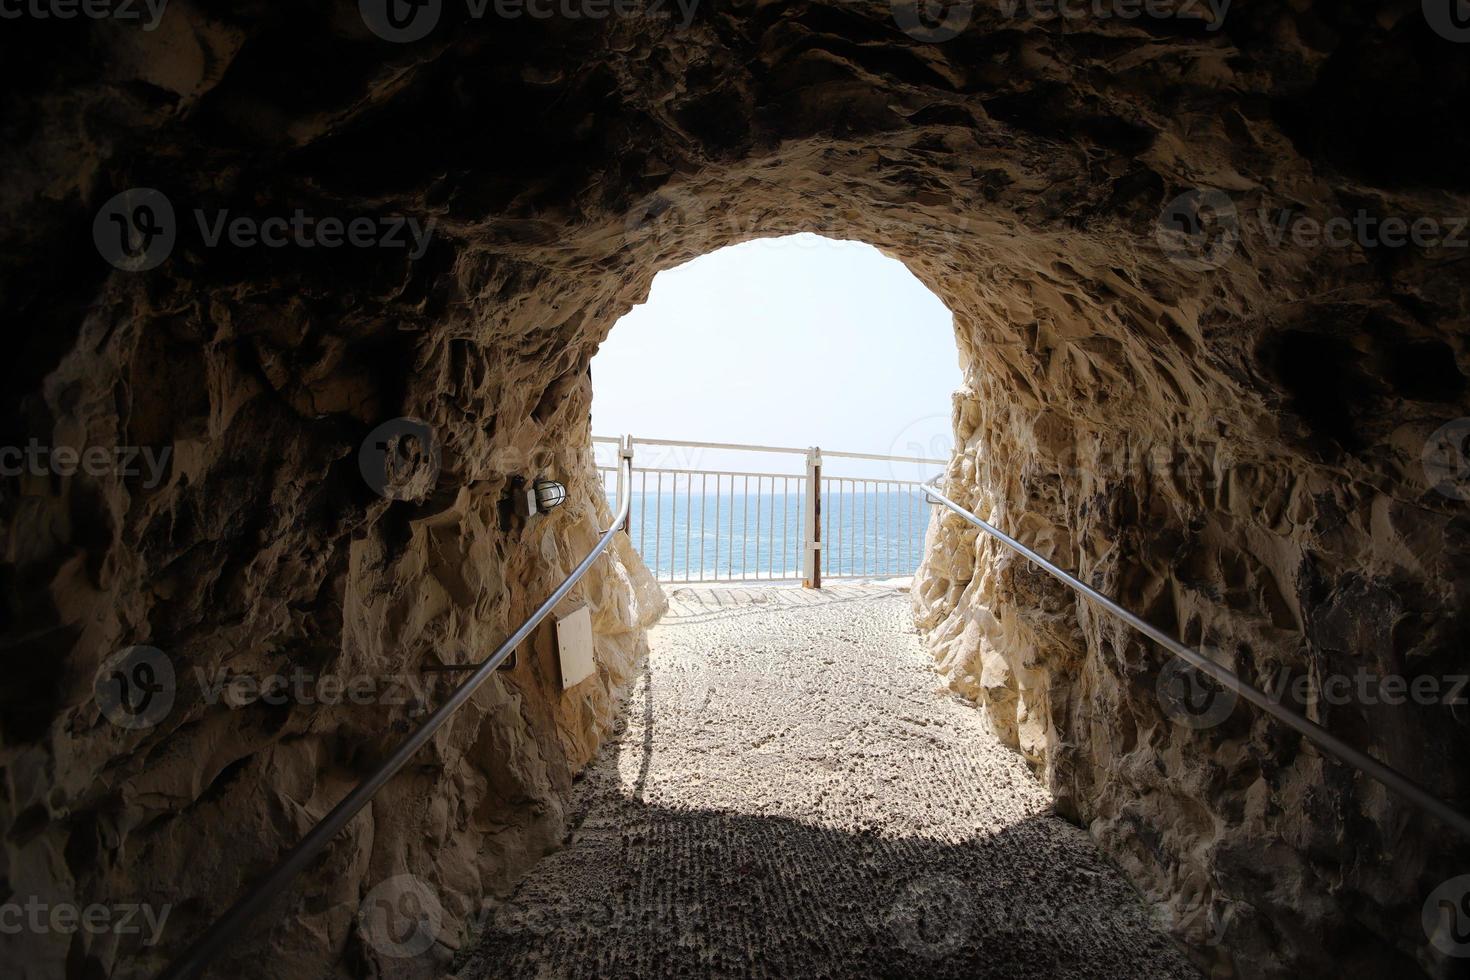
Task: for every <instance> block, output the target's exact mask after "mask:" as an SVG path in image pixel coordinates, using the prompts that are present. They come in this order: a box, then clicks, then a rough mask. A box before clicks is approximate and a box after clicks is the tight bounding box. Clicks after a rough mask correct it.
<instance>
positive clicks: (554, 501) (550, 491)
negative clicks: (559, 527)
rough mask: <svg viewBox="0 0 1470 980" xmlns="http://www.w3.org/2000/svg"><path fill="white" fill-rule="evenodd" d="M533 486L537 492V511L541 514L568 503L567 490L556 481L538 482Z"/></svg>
mask: <svg viewBox="0 0 1470 980" xmlns="http://www.w3.org/2000/svg"><path fill="white" fill-rule="evenodd" d="M532 486H533V487H534V488H535V491H536V509H537V510H538V511H540V512H541V513H543V514H544V513H546V512H547V511H549V510H551V509H553V508H555V507H560V506H561V505H562V504H564V503H566V500H567V488H566V487H564V486H562V485H561V484H560V483H557V482H556V481H555V480H537V481H536V482H535V483H534V484H532Z"/></svg>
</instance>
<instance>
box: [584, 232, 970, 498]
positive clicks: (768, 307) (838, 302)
mask: <svg viewBox="0 0 1470 980" xmlns="http://www.w3.org/2000/svg"><path fill="white" fill-rule="evenodd" d="M959 383H960V371H959V364H958V355H957V354H956V352H955V344H954V328H953V326H952V323H951V316H950V313H949V311H948V310H947V309H945V307H944V304H942V303H941V302H940V301H939V300H938V298H936V297H935V296H934V294H933V293H931V292H929V291H928V289H926V288H925V287H924V285H923V284H922V283H920V282H919V280H918V279H916V278H914V276H913V274H912V273H910V272H909V271H908V269H906V268H905V267H904V266H903V264H902V263H900V262H898V261H897V260H895V259H890V258H887V257H886V256H884V255H883V254H882V253H880V252H879V251H878V250H877V249H875V248H873V247H872V246H870V245H864V244H861V243H859V242H839V241H833V240H831V239H827V238H820V237H818V236H816V235H792V236H788V237H784V238H767V239H761V240H757V241H753V242H746V243H745V244H742V245H735V246H732V247H730V248H724V249H720V250H719V251H717V252H712V253H710V254H708V255H705V256H701V257H700V258H698V259H695V260H694V261H692V262H689V263H687V264H685V265H682V266H680V267H678V268H677V269H670V270H668V271H666V272H661V273H659V274H658V276H657V277H655V278H654V280H653V288H652V291H651V292H650V294H649V298H648V302H647V303H645V304H644V305H642V306H638V307H634V309H633V310H632V311H630V312H629V313H628V315H627V316H625V317H623V318H622V319H621V320H620V321H618V324H617V325H616V326H615V327H614V328H613V330H612V333H611V334H610V335H609V337H608V339H607V341H606V342H605V343H604V344H603V345H602V349H601V350H600V351H598V353H597V356H596V357H595V358H594V359H593V361H592V385H593V402H592V427H593V433H594V434H596V435H599V436H617V435H620V434H622V433H626V432H631V433H632V434H633V435H635V436H644V437H649V438H657V439H687V440H693V441H701V442H736V443H757V444H764V445H772V446H811V445H820V446H821V447H822V448H823V449H829V450H831V449H837V450H848V451H852V452H869V453H883V454H889V455H903V456H933V457H944V456H946V455H947V454H948V452H949V446H950V444H951V441H952V440H951V437H950V393H951V392H952V391H953V390H954V389H955V388H956V387H957V386H958V385H959ZM611 455H612V454H611V450H610V449H606V448H602V449H600V451H599V454H598V459H599V461H601V462H604V463H607V462H609V461H610V460H611ZM638 463H639V464H640V465H644V466H648V465H657V466H660V467H671V466H680V467H687V468H711V469H744V470H762V471H766V472H788V471H789V472H792V473H800V472H802V471H803V465H804V464H803V460H802V458H801V457H799V456H789V457H782V456H772V455H767V454H759V455H758V454H747V453H740V454H735V453H723V452H710V451H704V452H700V451H695V450H682V449H681V450H669V449H665V450H662V451H658V450H654V449H652V448H649V449H643V450H641V451H640V452H639V455H638ZM938 469H939V468H938V467H933V466H924V467H912V466H910V467H891V466H889V465H888V464H884V463H865V462H861V461H855V460H849V461H839V460H836V459H829V460H827V461H826V465H825V467H824V472H825V473H828V474H830V475H843V476H846V475H851V476H875V477H894V478H900V479H911V478H913V477H915V476H923V477H925V478H927V477H928V476H930V475H933V473H934V472H937V470H938Z"/></svg>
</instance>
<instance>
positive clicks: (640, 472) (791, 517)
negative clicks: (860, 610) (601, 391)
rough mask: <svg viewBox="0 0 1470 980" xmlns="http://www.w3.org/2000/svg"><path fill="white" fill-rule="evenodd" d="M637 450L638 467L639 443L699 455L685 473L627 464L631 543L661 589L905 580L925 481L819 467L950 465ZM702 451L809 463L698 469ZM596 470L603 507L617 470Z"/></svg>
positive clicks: (692, 446) (678, 446)
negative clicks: (830, 463)
mask: <svg viewBox="0 0 1470 980" xmlns="http://www.w3.org/2000/svg"><path fill="white" fill-rule="evenodd" d="M593 442H594V443H596V444H598V445H614V446H615V445H617V443H618V440H616V439H610V438H604V437H596V438H594V439H593ZM633 443H634V445H635V446H638V447H640V452H639V453H638V455H637V456H636V457H635V463H636V462H639V461H643V460H646V457H647V456H649V455H652V454H650V453H648V451H647V450H646V449H644V448H642V447H659V448H662V449H666V450H682V451H688V452H689V454H690V455H693V456H695V457H696V459H695V460H694V461H693V462H691V464H690V465H687V466H683V465H681V466H661V465H652V466H649V465H643V466H638V465H635V467H634V469H633V471H632V476H631V480H632V486H631V491H632V511H631V513H630V516H629V527H628V535H629V537H630V538H631V539H632V541H633V544H634V546H635V547H637V549H638V553H639V554H640V555H642V557H643V560H644V562H645V563H647V565H648V567H649V568H650V569H651V570H652V571H653V573H654V575H655V576H656V577H657V578H658V580H659V581H661V582H690V583H694V582H756V581H761V582H766V581H769V582H779V581H794V580H799V581H802V582H804V583H805V584H807V585H808V586H810V587H813V588H820V587H821V582H822V580H823V579H839V578H841V579H852V578H889V577H899V576H907V575H912V574H913V573H914V572H915V570H917V568H918V566H919V559H920V557H921V555H922V553H923V545H924V533H925V530H926V529H927V528H928V526H929V518H930V516H931V508H930V507H929V506H928V505H926V504H925V502H924V497H923V494H922V492H921V491H920V487H921V486H922V484H923V482H924V480H923V479H921V478H920V477H919V475H918V474H917V473H915V474H914V475H913V476H912V478H908V477H906V476H905V475H901V474H895V475H893V476H892V477H883V476H872V475H867V476H861V475H853V476H843V475H835V474H832V473H830V472H827V473H824V472H823V461H824V459H825V460H831V459H838V460H844V461H849V460H852V461H858V460H861V461H866V462H867V463H868V464H872V463H886V464H891V465H892V466H893V467H894V468H904V467H907V468H910V469H913V468H916V467H919V466H928V467H931V468H932V467H933V466H944V465H946V464H947V463H948V462H949V461H948V460H943V459H928V458H923V457H915V456H884V455H878V454H873V453H843V452H831V451H826V450H821V449H816V448H812V449H797V448H792V447H786V446H749V445H735V444H729V443H696V442H684V441H680V440H673V439H636V438H635V439H634V440H633ZM705 451H713V452H717V453H719V454H721V455H726V454H733V455H741V454H747V455H745V458H749V456H750V455H754V454H777V455H781V456H797V457H804V458H805V466H804V467H803V469H802V470H801V471H800V472H784V473H782V472H771V471H770V470H769V469H741V468H734V467H732V468H728V469H705V468H703V467H700V466H697V465H694V463H697V462H698V459H697V457H698V456H699V455H701V454H703V453H704V452H705ZM773 468H775V469H779V468H780V467H773ZM598 471H599V472H600V473H601V474H602V476H603V480H604V488H605V490H606V492H607V494H608V499H609V500H610V501H611V500H613V499H616V497H617V491H618V486H617V482H616V481H617V480H619V479H621V476H620V473H619V471H618V469H617V467H615V466H599V467H598ZM928 475H932V469H931V471H930V473H929V474H928Z"/></svg>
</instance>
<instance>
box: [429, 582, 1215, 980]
mask: <svg viewBox="0 0 1470 980" xmlns="http://www.w3.org/2000/svg"><path fill="white" fill-rule="evenodd" d="M908 602H909V599H908V595H907V593H906V592H904V591H902V590H901V589H900V588H898V587H896V586H895V585H894V584H893V583H888V584H883V585H866V584H863V585H859V584H850V583H840V584H836V585H834V586H833V587H831V588H828V589H824V590H822V592H820V593H817V592H809V591H803V590H801V589H798V588H785V587H782V588H731V589H708V588H697V589H696V588H685V589H679V590H677V591H674V592H672V593H671V607H670V611H669V615H668V616H667V618H666V619H665V620H664V622H663V623H662V624H661V625H660V626H659V627H658V628H657V629H656V630H655V631H654V634H653V636H652V638H651V639H652V653H651V655H650V658H649V663H648V668H647V670H646V672H645V673H644V675H643V677H642V678H641V679H640V681H639V682H638V684H637V686H636V687H635V688H634V690H633V691H632V693H631V696H630V698H629V701H628V704H627V709H626V718H627V720H626V724H625V727H624V728H623V729H622V731H621V732H620V734H619V736H618V737H617V738H616V739H615V740H613V742H611V743H610V744H609V745H608V747H607V748H606V750H605V751H604V752H603V754H602V756H601V757H600V758H599V760H598V761H597V762H596V763H594V765H593V766H592V767H591V768H590V769H589V771H588V772H587V774H586V775H585V777H584V778H582V779H581V780H580V781H579V783H578V785H577V791H576V795H575V797H574V801H573V805H574V808H575V812H576V814H577V817H576V821H577V828H576V830H575V831H574V833H573V834H572V836H571V838H570V839H569V840H568V842H567V846H566V847H565V849H564V850H561V851H559V852H557V853H555V854H552V855H550V856H548V857H547V858H545V859H544V860H543V861H542V862H541V863H540V864H538V865H537V866H536V868H535V869H533V871H532V872H531V873H530V874H529V875H528V876H527V877H526V878H525V879H524V880H523V881H522V882H521V884H520V885H519V887H518V889H517V890H516V892H515V893H514V895H512V896H511V898H510V900H509V901H507V902H506V903H505V904H503V905H501V906H500V907H498V908H497V909H496V910H495V911H494V913H493V914H492V915H491V916H490V918H489V925H488V927H487V929H486V931H485V932H484V933H483V935H482V937H481V941H480V942H479V944H478V946H477V947H475V949H474V950H473V952H472V953H471V954H470V955H469V956H468V957H467V959H466V960H465V961H464V962H463V963H462V964H461V965H460V968H459V972H458V975H459V976H460V977H461V978H462V980H491V978H495V980H499V978H512V977H513V978H520V977H547V978H563V977H608V978H634V977H640V978H642V977H737V976H738V977H745V976H753V977H781V978H788V977H789V978H803V980H805V978H819V977H895V978H896V977H925V978H928V977H965V978H972V977H998V978H999V977H1004V978H1007V980H1016V978H1021V977H1036V978H1043V977H1045V978H1051V977H1087V978H1095V977H1129V978H1132V977H1193V976H1197V974H1196V973H1195V971H1194V970H1193V969H1192V968H1191V967H1190V966H1189V964H1188V962H1187V961H1186V959H1185V958H1184V957H1183V955H1182V954H1181V953H1180V952H1179V951H1178V950H1177V949H1176V947H1175V946H1174V945H1173V943H1172V942H1171V941H1170V940H1169V939H1168V938H1167V937H1166V936H1165V935H1164V934H1162V933H1161V932H1159V931H1158V930H1157V929H1156V928H1155V927H1154V925H1153V921H1152V919H1151V916H1150V914H1149V910H1148V909H1147V907H1146V906H1145V905H1144V904H1143V903H1142V901H1141V900H1140V899H1139V898H1138V897H1137V895H1136V894H1135V893H1134V892H1133V891H1132V889H1131V888H1130V887H1129V886H1128V884H1127V883H1126V881H1125V880H1124V879H1123V878H1122V877H1121V875H1120V874H1119V873H1118V872H1117V871H1116V870H1115V869H1114V868H1113V867H1112V866H1110V865H1109V864H1108V863H1107V862H1106V861H1105V860H1104V859H1103V858H1102V856H1101V855H1100V854H1099V852H1098V851H1097V849H1096V848H1095V847H1094V845H1093V844H1092V842H1091V841H1090V840H1089V838H1088V837H1087V835H1086V834H1085V833H1083V832H1082V831H1081V830H1078V829H1077V828H1076V827H1073V826H1071V825H1070V824H1067V823H1065V822H1064V821H1062V820H1060V819H1057V818H1056V817H1054V816H1051V815H1050V813H1049V810H1048V799H1047V796H1046V793H1045V792H1044V791H1043V790H1042V789H1041V788H1040V787H1039V786H1038V785H1037V783H1036V782H1035V780H1034V779H1033V778H1032V777H1031V776H1030V775H1029V773H1028V772H1027V770H1026V768H1025V766H1024V764H1023V763H1022V762H1021V761H1020V759H1019V758H1018V757H1017V756H1016V755H1014V754H1013V753H1012V752H1010V751H1009V750H1007V749H1006V748H1004V747H1003V746H1002V745H1000V744H999V743H998V742H997V740H996V739H995V738H994V736H992V735H991V734H990V733H989V731H988V730H987V728H986V726H985V724H984V722H983V719H982V718H981V717H980V715H979V714H978V713H977V712H976V710H975V709H974V708H973V707H971V706H968V705H966V704H964V703H962V702H960V701H958V700H957V699H955V698H953V697H952V696H950V695H949V694H948V693H947V692H946V691H945V689H944V687H943V685H942V684H941V683H940V681H939V678H938V676H937V675H936V674H935V673H934V671H933V669H932V667H931V665H930V661H929V658H928V656H927V655H926V654H925V652H924V651H923V649H922V648H921V646H920V644H919V641H918V637H917V636H916V634H915V633H914V630H913V626H912V622H911V619H910V615H909V605H908Z"/></svg>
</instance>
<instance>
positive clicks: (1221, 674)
mask: <svg viewBox="0 0 1470 980" xmlns="http://www.w3.org/2000/svg"><path fill="white" fill-rule="evenodd" d="M941 479H943V475H942V474H941V475H940V476H937V477H935V478H934V479H933V480H931V481H929V482H928V483H926V484H924V487H923V489H924V492H925V493H926V494H928V495H929V496H930V497H933V498H935V499H936V500H938V501H939V502H940V503H941V504H943V505H944V506H945V507H948V508H949V509H950V510H952V511H954V512H955V513H956V514H958V515H960V516H961V517H963V518H964V519H965V520H966V521H968V522H970V523H971V524H973V525H975V526H976V527H978V528H979V529H980V530H982V531H984V532H985V533H986V534H988V535H990V536H991V537H992V538H995V539H996V540H997V541H999V542H1000V543H1001V544H1003V545H1005V546H1006V547H1008V548H1010V549H1011V550H1012V551H1014V552H1016V553H1017V554H1019V555H1021V556H1022V557H1023V558H1026V559H1027V560H1029V561H1030V562H1032V563H1033V564H1035V565H1036V566H1038V567H1039V568H1041V570H1042V571H1044V572H1046V573H1047V574H1048V575H1050V576H1051V577H1052V578H1055V579H1057V580H1059V581H1060V582H1062V583H1063V584H1064V585H1067V586H1069V587H1070V588H1072V589H1073V590H1075V591H1077V592H1080V593H1081V594H1082V595H1084V596H1086V597H1087V598H1089V599H1091V600H1092V601H1093V602H1095V603H1097V604H1098V605H1100V606H1102V607H1103V608H1104V609H1106V610H1107V611H1108V612H1110V613H1112V614H1113V615H1114V616H1116V617H1118V618H1119V619H1121V620H1122V621H1123V622H1125V623H1127V624H1128V625H1129V626H1131V627H1133V628H1134V629H1135V630H1137V631H1138V632H1140V633H1142V634H1143V635H1144V636H1146V637H1148V638H1149V639H1151V640H1153V641H1154V642H1155V643H1157V644H1159V645H1160V646H1162V647H1163V648H1164V649H1165V650H1168V651H1169V652H1170V653H1172V654H1173V655H1174V656H1176V657H1178V658H1179V659H1180V660H1183V661H1184V662H1185V663H1187V664H1189V665H1190V666H1191V667H1193V668H1194V669H1195V670H1198V671H1200V672H1201V673H1204V674H1208V675H1209V676H1211V677H1213V678H1214V679H1215V680H1216V681H1219V682H1220V684H1221V685H1223V686H1224V687H1226V688H1227V689H1229V690H1232V691H1234V692H1235V693H1236V694H1237V695H1239V696H1240V697H1243V698H1245V699H1246V700H1247V701H1249V702H1250V703H1251V704H1254V705H1255V706H1256V707H1258V708H1260V709H1261V710H1262V711H1264V712H1266V713H1267V714H1268V715H1270V716H1271V717H1272V718H1275V719H1276V720H1277V721H1279V722H1281V723H1282V724H1284V725H1287V726H1289V727H1290V728H1293V729H1295V730H1296V731H1298V732H1300V733H1301V734H1302V735H1304V736H1306V738H1307V739H1308V740H1309V741H1311V742H1312V743H1313V744H1315V745H1316V746H1317V747H1318V748H1320V749H1322V750H1323V751H1324V752H1326V753H1327V754H1328V755H1330V756H1332V757H1333V758H1334V759H1337V760H1338V761H1339V762H1343V763H1346V764H1347V765H1350V766H1352V767H1353V768H1355V769H1358V770H1360V771H1362V772H1364V773H1366V774H1367V775H1368V776H1369V777H1371V778H1373V779H1376V780H1377V781H1378V782H1380V783H1382V784H1383V785H1384V786H1385V787H1386V788H1388V789H1390V790H1392V791H1393V792H1395V793H1397V794H1398V795H1399V796H1402V797H1403V798H1404V799H1406V800H1408V801H1409V802H1411V803H1413V804H1415V805H1416V806H1418V807H1419V808H1420V809H1422V810H1424V811H1426V812H1427V813H1430V814H1432V815H1433V816H1435V817H1438V818H1439V819H1440V820H1443V821H1444V822H1445V823H1447V824H1449V825H1450V826H1451V827H1454V828H1455V829H1457V830H1459V831H1460V832H1461V833H1463V834H1467V835H1470V816H1466V815H1465V814H1463V813H1461V812H1460V811H1459V810H1456V809H1455V808H1454V807H1452V806H1450V805H1449V804H1448V803H1446V802H1445V801H1444V800H1441V799H1440V798H1439V797H1437V796H1435V795H1434V794H1433V793H1430V792H1429V791H1428V790H1427V789H1425V788H1424V787H1423V786H1420V785H1419V784H1418V783H1416V782H1415V781H1414V780H1412V779H1410V778H1409V777H1408V776H1406V775H1404V774H1403V773H1401V772H1399V771H1398V770H1397V769H1395V768H1393V767H1392V766H1389V765H1386V764H1384V763H1382V762H1379V761H1378V760H1377V759H1375V758H1373V757H1372V756H1371V755H1368V754H1367V753H1365V752H1363V751H1361V750H1359V749H1356V748H1354V747H1353V746H1351V745H1349V744H1348V743H1347V742H1344V741H1343V740H1342V739H1340V738H1338V737H1337V736H1336V735H1333V734H1332V733H1331V732H1329V731H1328V730H1327V729H1325V728H1323V727H1322V726H1321V725H1318V724H1317V723H1316V722H1314V721H1311V720H1309V719H1308V718H1306V717H1304V716H1303V715H1300V714H1297V713H1296V712H1295V711H1292V710H1291V709H1290V708H1286V707H1284V706H1282V705H1281V703H1280V702H1278V701H1277V700H1276V699H1274V698H1272V697H1271V696H1270V695H1268V694H1267V693H1266V692H1265V691H1262V690H1260V689H1259V688H1257V687H1254V686H1252V685H1251V684H1249V683H1247V682H1246V681H1244V680H1242V679H1241V678H1240V675H1238V674H1236V673H1235V671H1233V670H1231V669H1230V668H1228V667H1225V666H1222V665H1220V664H1217V663H1215V662H1214V661H1213V660H1210V659H1209V658H1208V657H1205V656H1204V655H1203V654H1201V653H1199V652H1198V651H1195V650H1191V649H1190V648H1189V647H1187V646H1185V645H1184V644H1182V643H1180V642H1179V641H1178V640H1176V639H1174V638H1173V637H1172V636H1170V635H1168V634H1167V633H1165V632H1164V631H1162V630H1160V629H1158V628H1157V627H1155V626H1152V625H1151V624H1149V623H1148V622H1146V621H1144V620H1143V619H1140V618H1139V617H1138V616H1135V615H1134V614H1133V613H1131V612H1129V611H1128V610H1127V609H1125V608H1123V607H1122V606H1120V605H1118V604H1117V603H1116V602H1114V601H1113V600H1112V599H1109V598H1108V597H1107V596H1105V595H1103V594H1102V593H1101V592H1099V591H1097V590H1096V589H1094V588H1093V587H1092V586H1090V585H1088V584H1087V583H1086V582H1083V581H1082V580H1081V579H1079V578H1077V577H1076V576H1075V575H1072V574H1070V573H1069V572H1066V571H1063V570H1062V569H1060V568H1058V567H1057V566H1056V565H1054V564H1052V563H1051V562H1049V561H1047V560H1046V559H1045V558H1043V557H1041V556H1040V555H1038V554H1037V553H1036V552H1034V551H1032V550H1031V549H1030V548H1028V547H1026V546H1025V545H1024V544H1022V543H1021V542H1019V541H1017V540H1016V539H1015V538H1013V537H1011V536H1010V535H1008V534H1006V533H1005V532H1004V531H1001V530H1000V529H998V528H996V527H994V526H993V525H991V524H987V523H986V522H985V521H983V520H981V519H980V518H979V517H977V516H975V515H974V514H972V513H971V512H970V511H968V510H966V509H965V508H963V507H961V506H960V505H959V504H957V503H955V502H954V501H953V500H950V499H949V497H947V496H945V495H944V494H943V493H941V492H940V491H939V489H938V488H937V487H936V486H935V484H937V483H938V482H939V481H940V480H941Z"/></svg>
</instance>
